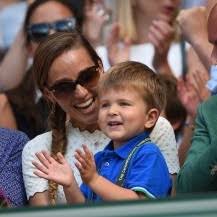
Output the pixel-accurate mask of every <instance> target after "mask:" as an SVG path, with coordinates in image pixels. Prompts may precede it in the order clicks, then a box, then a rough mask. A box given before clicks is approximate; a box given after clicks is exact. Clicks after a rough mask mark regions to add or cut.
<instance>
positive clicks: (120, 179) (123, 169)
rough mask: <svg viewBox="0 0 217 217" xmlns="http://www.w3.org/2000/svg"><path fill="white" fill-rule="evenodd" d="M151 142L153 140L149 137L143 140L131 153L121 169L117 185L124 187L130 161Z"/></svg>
mask: <svg viewBox="0 0 217 217" xmlns="http://www.w3.org/2000/svg"><path fill="white" fill-rule="evenodd" d="M148 142H151V139H150V138H149V137H147V138H146V139H144V140H142V141H141V142H140V143H138V144H137V145H136V146H135V147H134V148H133V149H132V151H131V152H130V153H129V155H128V156H127V158H126V159H125V161H124V163H123V167H122V169H121V172H120V174H119V176H118V178H117V181H116V184H117V185H119V186H121V187H122V186H123V183H124V179H125V176H126V173H127V170H128V168H129V163H130V160H131V159H132V157H133V156H134V155H135V153H136V152H137V151H138V149H139V148H140V147H141V146H142V145H144V144H145V143H148Z"/></svg>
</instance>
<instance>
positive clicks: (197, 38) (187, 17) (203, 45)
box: [177, 7, 213, 70]
mask: <svg viewBox="0 0 217 217" xmlns="http://www.w3.org/2000/svg"><path fill="white" fill-rule="evenodd" d="M192 18H193V19H192ZM177 23H178V26H179V28H180V31H181V34H182V36H183V37H184V39H185V40H186V41H187V42H189V43H190V44H191V46H192V47H193V48H194V50H195V51H196V53H197V55H198V56H199V58H200V60H201V61H202V63H203V64H204V66H205V67H206V69H207V70H209V66H210V63H211V62H210V55H211V51H212V48H213V46H212V45H211V44H210V43H209V42H208V35H207V10H206V8H205V7H194V8H191V9H185V10H181V11H180V13H179V15H178V17H177Z"/></svg>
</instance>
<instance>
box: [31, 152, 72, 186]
mask: <svg viewBox="0 0 217 217" xmlns="http://www.w3.org/2000/svg"><path fill="white" fill-rule="evenodd" d="M35 155H36V157H37V158H38V160H39V162H40V163H39V162H36V161H33V162H32V164H33V165H34V166H35V167H36V169H37V170H36V171H35V172H34V174H35V175H37V176H39V177H41V178H44V179H47V180H50V181H54V182H56V183H58V184H60V185H62V186H64V187H70V186H71V185H72V184H73V183H74V182H75V178H74V175H73V173H72V169H71V167H70V165H69V164H68V162H67V161H66V160H65V158H64V157H63V155H62V154H61V153H57V155H56V157H57V160H55V159H54V158H53V157H51V156H50V154H49V153H48V152H46V151H42V152H39V153H36V154H35Z"/></svg>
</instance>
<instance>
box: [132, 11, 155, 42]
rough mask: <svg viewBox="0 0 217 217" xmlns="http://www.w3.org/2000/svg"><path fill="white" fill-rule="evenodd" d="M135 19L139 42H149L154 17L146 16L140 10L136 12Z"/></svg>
mask: <svg viewBox="0 0 217 217" xmlns="http://www.w3.org/2000/svg"><path fill="white" fill-rule="evenodd" d="M134 20H135V26H136V31H137V41H136V42H135V43H137V44H143V43H146V42H148V32H149V28H150V26H151V23H152V19H149V18H148V16H144V15H143V14H142V13H141V12H140V11H136V12H134Z"/></svg>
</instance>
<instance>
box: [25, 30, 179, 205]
mask: <svg viewBox="0 0 217 217" xmlns="http://www.w3.org/2000/svg"><path fill="white" fill-rule="evenodd" d="M33 69H34V75H35V78H36V81H37V84H38V87H39V88H40V90H41V91H42V93H43V95H44V96H45V97H46V99H47V100H48V101H49V103H50V105H51V107H52V109H51V113H50V118H49V121H50V128H51V132H47V133H45V134H42V135H39V136H37V137H36V138H34V139H33V140H31V141H30V142H29V143H28V144H27V145H26V146H25V148H24V150H23V154H22V162H23V176H24V182H25V187H26V192H27V198H28V199H29V201H30V204H31V205H48V204H50V203H52V204H54V203H55V202H57V203H65V202H66V200H65V196H64V192H63V189H62V188H60V187H58V188H57V185H56V184H55V183H53V182H49V183H47V181H46V180H43V179H40V178H37V177H36V176H35V175H34V174H33V172H34V167H33V166H32V161H33V160H36V157H35V153H37V152H39V151H41V150H48V151H50V152H51V154H52V156H54V157H55V154H56V153H57V152H61V153H63V154H64V155H65V157H66V159H67V161H68V162H69V163H70V164H71V165H72V169H73V170H74V173H75V177H76V179H77V181H78V183H79V184H80V183H81V179H80V177H79V175H78V174H79V173H78V171H77V169H76V168H75V166H74V163H73V162H74V157H73V153H74V152H75V149H76V148H78V147H81V145H82V144H86V145H87V146H88V147H89V148H90V150H91V151H92V152H94V153H95V152H97V151H99V150H101V149H102V148H103V147H104V146H105V145H106V144H107V143H108V138H107V137H106V136H105V135H104V134H103V133H102V132H101V131H99V130H98V125H97V113H98V97H97V91H96V89H97V84H98V81H99V78H100V76H101V74H102V73H103V67H102V62H101V59H100V58H99V57H98V55H97V54H96V52H95V51H94V49H93V48H92V47H91V46H90V44H89V43H88V41H87V40H86V39H85V38H84V37H83V36H82V35H80V34H79V33H78V32H76V31H74V32H71V33H55V34H53V35H51V36H49V37H48V39H47V40H45V41H44V42H43V43H41V44H40V45H39V48H38V49H37V51H36V54H35V58H34V64H33ZM157 126H158V127H157V128H158V129H157V128H156V127H155V128H154V130H155V133H154V134H152V137H153V138H154V139H153V140H154V141H155V142H156V143H159V144H160V143H161V145H163V149H165V150H164V156H169V160H168V162H169V163H168V164H169V165H170V161H172V164H171V165H172V166H171V167H170V168H171V170H174V169H175V172H178V167H179V166H178V158H177V150H176V143H175V137H174V133H173V130H172V127H171V126H170V125H169V124H168V122H167V121H166V120H165V119H163V118H161V119H159V121H158V122H157ZM159 127H160V128H163V130H161V129H159ZM165 142H166V143H167V146H166V145H165ZM171 170H170V171H171Z"/></svg>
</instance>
